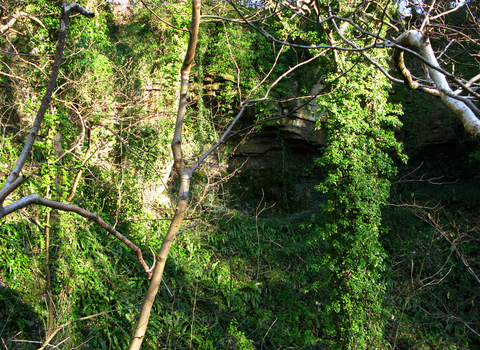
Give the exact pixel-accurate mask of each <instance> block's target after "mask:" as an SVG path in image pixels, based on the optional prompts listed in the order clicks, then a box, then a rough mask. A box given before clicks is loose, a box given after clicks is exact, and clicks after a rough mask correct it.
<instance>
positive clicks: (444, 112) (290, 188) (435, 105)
mask: <svg viewBox="0 0 480 350" xmlns="http://www.w3.org/2000/svg"><path fill="white" fill-rule="evenodd" d="M320 89H321V85H320V84H317V85H316V86H315V88H314V91H312V95H313V94H315V93H316V92H318V91H320ZM391 93H392V95H391V96H392V100H395V99H397V100H398V102H400V103H402V106H403V109H404V115H403V116H402V119H403V122H404V127H403V128H402V129H401V130H398V133H397V136H398V138H399V139H400V140H402V141H403V142H404V144H405V149H406V150H407V153H409V152H410V151H412V150H413V149H417V150H418V149H420V148H425V147H430V146H432V145H440V144H446V143H451V142H452V141H455V140H458V137H459V123H458V122H457V118H456V117H455V116H454V115H453V114H452V113H451V112H450V110H449V109H448V108H446V107H445V106H443V104H442V103H441V101H440V100H437V99H435V98H434V97H431V96H428V95H425V94H422V93H419V92H417V91H410V90H407V89H406V88H399V89H396V90H392V92H391ZM302 103H305V102H301V101H300V100H293V101H289V102H284V103H280V104H277V105H272V107H271V113H272V115H271V117H277V116H281V115H286V114H289V113H290V114H289V115H288V116H287V117H286V118H282V119H276V120H275V121H274V122H271V123H270V124H269V125H265V126H263V127H262V129H261V130H260V131H259V132H255V133H253V132H252V133H250V134H248V135H247V136H246V137H245V138H244V139H238V138H237V139H236V140H233V141H232V142H231V148H233V149H234V152H233V153H232V155H231V156H230V158H229V169H230V171H233V170H236V169H237V170H238V169H239V168H240V167H241V169H240V171H239V173H238V174H237V175H236V176H235V177H234V178H233V179H232V180H231V185H232V186H231V193H232V194H233V196H234V198H235V197H236V198H238V203H237V206H238V207H239V208H240V209H241V210H243V211H244V212H245V213H246V214H251V215H253V213H254V212H255V210H254V209H255V205H256V204H258V203H259V202H260V200H261V198H262V196H263V197H264V200H265V201H266V202H267V203H269V204H273V203H275V206H276V207H277V209H278V208H279V211H283V212H287V213H289V214H294V213H296V212H301V211H305V210H316V208H317V207H318V205H319V204H321V202H322V201H324V200H325V198H324V197H323V195H322V194H321V193H319V192H318V191H316V190H315V186H316V185H318V184H320V183H321V182H322V181H323V179H324V176H325V174H324V171H323V170H322V169H321V168H320V167H319V166H317V165H316V164H315V159H318V158H319V157H320V156H321V153H322V147H323V146H324V145H325V133H324V131H323V130H322V129H320V128H319V124H320V123H319V121H321V120H322V118H324V117H325V116H324V113H323V112H322V111H321V110H320V109H319V107H318V105H317V104H316V103H315V102H314V100H313V101H311V102H309V103H308V104H306V105H304V106H302ZM297 109H298V110H297ZM460 128H461V126H460ZM417 153H418V152H417Z"/></svg>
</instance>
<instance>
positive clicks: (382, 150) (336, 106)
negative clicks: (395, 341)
mask: <svg viewBox="0 0 480 350" xmlns="http://www.w3.org/2000/svg"><path fill="white" fill-rule="evenodd" d="M350 62H352V63H351V64H352V65H353V68H352V67H350V68H351V69H352V70H351V73H350V78H349V79H348V80H347V79H346V78H343V77H342V78H341V79H340V80H339V81H338V83H337V84H336V89H335V92H334V93H332V94H330V95H329V96H328V97H327V98H326V99H324V100H322V101H321V103H322V104H323V107H324V108H325V109H326V110H328V112H327V116H326V118H325V121H324V122H323V123H322V126H323V127H324V128H325V130H326V136H327V147H326V150H325V154H324V156H323V157H322V158H321V159H320V162H321V163H322V165H324V166H325V167H326V168H327V169H328V172H329V173H328V177H327V179H326V180H325V182H324V183H323V184H322V185H321V186H320V187H321V189H322V190H324V191H325V192H326V193H327V194H328V204H327V206H326V210H327V211H329V212H331V222H330V224H329V225H327V227H326V229H324V230H323V231H322V232H321V237H322V238H323V240H324V241H325V243H326V252H325V253H326V254H324V256H323V257H322V261H323V266H324V267H325V269H326V271H327V272H326V275H327V276H328V280H327V289H328V295H329V296H328V302H327V305H326V308H325V312H326V319H327V320H328V328H327V329H328V332H329V334H328V337H329V338H330V339H331V340H333V342H334V344H335V346H336V347H338V348H344V349H372V348H373V346H375V347H380V348H381V347H382V346H381V344H382V342H383V340H382V317H381V315H382V308H381V303H382V294H383V291H384V287H383V286H382V285H381V278H380V277H381V276H380V274H381V271H382V268H383V264H382V261H383V258H384V252H383V249H382V247H381V245H380V243H379V240H378V236H379V228H380V206H381V205H382V204H383V203H384V201H385V200H386V198H387V196H388V194H389V187H390V186H389V181H388V180H387V179H386V177H388V176H389V175H391V174H393V173H394V167H393V165H392V160H391V158H390V156H389V154H388V151H389V150H392V149H394V150H396V151H398V152H399V151H400V145H399V144H398V143H397V141H396V140H395V138H394V133H393V131H392V130H391V128H392V127H393V126H398V125H399V121H398V120H397V118H396V116H395V113H394V112H395V111H394V109H393V107H392V106H390V105H389V104H388V103H387V98H388V96H387V88H388V84H387V82H386V80H385V79H384V78H383V77H381V76H380V75H379V73H378V72H376V71H375V70H374V69H373V68H371V67H366V66H364V65H361V64H359V63H358V61H357V63H353V60H352V59H351V58H350ZM352 76H355V78H354V79H351V77H352Z"/></svg>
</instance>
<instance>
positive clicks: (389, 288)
mask: <svg viewBox="0 0 480 350" xmlns="http://www.w3.org/2000/svg"><path fill="white" fill-rule="evenodd" d="M79 3H80V4H81V5H84V6H85V7H87V8H89V9H90V10H92V11H95V13H96V16H95V18H93V19H89V18H85V17H83V16H79V15H75V16H72V18H71V19H70V20H69V24H68V36H67V46H66V52H65V55H64V60H63V64H62V69H61V74H60V77H59V79H58V82H57V88H56V90H55V93H54V98H53V100H52V103H51V104H50V107H49V110H48V113H47V114H46V117H45V120H44V122H43V125H42V129H41V132H40V135H39V137H38V138H37V140H36V142H35V144H34V148H33V151H32V154H31V157H30V158H29V162H28V163H27V164H28V166H27V167H26V168H24V170H23V172H24V173H25V174H26V175H28V177H29V178H28V180H27V182H26V183H25V185H24V186H23V187H21V188H20V189H19V191H17V192H15V193H14V194H12V195H10V197H8V199H7V201H6V202H7V204H8V203H11V202H13V201H15V200H18V199H19V198H21V197H22V196H24V195H27V194H29V193H37V194H40V195H41V196H43V197H45V198H47V199H54V200H58V201H62V202H67V203H70V204H75V205H79V206H81V207H83V208H87V209H88V210H90V211H92V212H96V213H99V215H100V216H101V217H102V218H103V219H104V220H105V221H106V222H108V224H110V225H112V226H113V227H114V228H115V229H116V230H118V231H120V232H121V233H122V234H123V235H125V236H126V237H127V238H128V239H129V240H131V241H132V242H134V243H135V244H136V245H137V246H139V247H140V248H141V250H142V251H143V254H144V257H145V259H146V260H147V262H148V263H149V264H151V263H152V262H153V261H152V260H153V259H152V257H151V255H150V254H151V253H150V250H151V251H153V252H156V251H158V250H159V249H160V246H161V244H162V238H163V236H164V235H165V232H166V231H167V229H168V226H169V222H170V218H171V217H172V213H173V212H174V208H175V193H176V191H177V189H178V186H179V185H178V179H176V178H175V174H174V172H173V173H172V174H171V171H172V156H171V151H170V142H171V139H172V135H173V128H174V123H175V113H176V108H177V102H178V94H179V92H178V90H179V86H180V83H179V72H180V67H181V65H182V61H183V56H184V53H185V48H186V45H187V41H188V38H189V33H188V31H187V30H186V28H188V26H189V23H190V3H188V2H182V1H180V2H178V3H177V2H168V1H165V2H156V4H155V2H151V3H147V4H149V5H150V9H151V10H153V11H154V12H155V13H156V14H157V16H158V17H160V19H161V20H160V19H159V18H157V16H154V15H153V14H152V13H151V12H150V11H149V9H147V8H146V6H144V5H145V4H143V5H142V3H141V2H136V1H132V2H130V4H129V5H125V6H124V5H119V4H115V3H113V2H109V1H107V2H104V1H100V0H88V1H87V0H85V1H79ZM238 3H239V4H238V6H240V5H242V4H243V5H246V6H244V7H241V8H242V10H243V11H245V12H244V13H247V14H249V15H251V16H252V17H251V18H252V19H255V13H256V11H258V6H259V5H258V4H252V3H249V2H238ZM205 4H206V6H207V7H206V8H208V9H209V12H208V15H211V17H208V16H207V15H206V17H205V19H204V21H203V23H202V24H201V31H200V34H199V39H198V47H197V53H196V57H195V65H194V67H193V71H192V76H191V80H190V95H189V105H188V108H187V119H186V124H185V129H184V148H183V151H184V158H185V159H186V161H187V162H189V163H190V164H193V163H194V162H195V161H196V160H198V158H199V156H200V155H201V154H202V153H203V152H204V151H205V150H206V149H208V148H209V147H210V146H211V145H212V144H214V143H215V142H216V141H217V140H218V138H219V136H220V135H221V134H222V133H223V132H224V131H225V130H226V128H227V127H228V125H229V123H230V122H231V121H232V120H233V118H234V117H235V114H236V113H237V111H238V109H239V107H240V105H241V104H242V103H244V102H245V99H246V98H247V97H248V98H250V99H254V100H256V101H257V103H256V104H255V105H253V103H252V107H251V108H250V109H249V110H248V112H247V113H246V115H245V118H244V119H243V120H242V121H241V122H240V123H239V126H238V127H237V129H236V130H237V131H239V133H238V134H236V135H235V138H232V140H234V141H231V142H229V143H227V144H226V145H223V146H222V147H221V148H219V149H218V150H217V151H216V152H215V153H214V154H212V155H211V156H210V157H211V158H209V159H208V160H207V161H206V162H205V163H204V164H202V166H201V168H200V169H199V171H198V172H197V173H196V174H195V175H194V177H193V179H192V183H194V186H193V187H192V193H191V202H192V205H191V207H190V208H189V209H188V212H187V223H186V224H185V226H189V225H191V226H192V227H190V228H189V229H187V230H185V231H183V232H182V233H181V234H180V235H179V236H178V238H177V241H176V243H175V244H174V245H173V247H172V250H171V252H170V255H169V259H168V261H167V263H166V268H165V274H164V276H163V281H164V285H163V287H162V289H161V291H160V293H159V295H158V296H157V301H156V302H155V304H154V310H153V313H152V315H151V319H150V322H149V327H148V329H147V334H146V337H145V341H144V344H143V347H144V348H146V349H155V348H161V349H185V348H193V349H255V348H258V349H280V348H292V349H319V348H345V349H373V348H385V349H386V348H394V349H436V348H437V349H460V348H462V349H468V348H472V349H475V348H478V347H479V346H480V340H479V339H480V338H479V333H480V328H479V324H478V320H479V319H480V314H479V308H478V306H477V305H478V304H479V301H478V298H479V292H478V290H479V285H480V280H479V279H478V277H477V276H478V272H477V271H478V259H479V249H478V244H477V243H478V240H479V239H480V237H479V233H478V224H479V222H478V220H479V219H478V218H479V217H480V216H479V215H480V213H479V212H478V210H479V209H478V199H477V198H478V196H477V188H478V178H476V173H475V172H474V171H472V169H476V167H478V164H479V163H478V146H477V144H476V143H475V142H473V141H471V140H470V139H468V138H467V137H465V138H463V135H462V137H461V138H458V137H456V138H455V139H454V140H455V141H451V143H450V144H449V145H447V146H446V147H445V149H444V150H443V151H441V150H440V149H439V147H435V149H434V150H433V151H432V152H430V149H429V148H428V147H423V148H420V147H416V144H415V141H411V140H412V139H413V140H418V139H419V137H418V134H419V133H425V130H422V129H420V127H418V125H417V124H418V122H416V121H415V120H414V118H422V117H423V116H418V115H417V114H418V111H419V106H418V104H419V103H418V102H415V104H412V103H410V101H409V100H414V101H419V100H420V101H424V102H421V103H420V104H424V105H429V104H431V102H430V100H422V97H421V95H420V94H417V92H415V93H411V92H406V90H403V89H402V88H398V89H396V90H392V88H391V84H390V83H389V82H388V80H387V79H386V77H385V76H384V75H383V74H382V73H381V72H380V71H379V70H378V69H377V68H376V67H374V66H372V65H371V64H370V62H369V61H368V60H367V59H365V57H364V56H362V55H361V54H360V53H358V52H347V51H328V52H327V51H326V50H323V49H321V48H316V49H308V48H306V46H309V45H313V44H315V45H329V44H330V43H332V42H333V41H335V40H338V39H339V38H338V37H336V34H335V33H334V31H333V28H332V25H331V24H330V25H327V24H324V25H319V24H318V23H316V22H315V20H316V19H315V13H313V12H311V13H307V12H304V13H303V15H300V14H297V15H290V16H286V15H285V12H282V11H280V12H278V13H277V12H275V11H273V10H272V12H271V13H272V15H271V16H269V17H268V18H267V19H265V20H264V21H263V25H264V26H265V27H267V28H268V30H269V33H270V34H271V35H273V36H274V37H276V38H282V39H287V38H288V39H289V40H290V41H291V42H293V43H295V44H297V45H300V46H299V47H295V46H288V45H285V46H282V45H280V44H278V43H273V42H272V41H271V40H268V38H266V37H265V35H264V34H262V33H260V32H259V31H258V30H255V28H252V27H249V26H248V25H239V24H238V23H235V22H229V21H220V20H218V17H215V16H214V15H217V16H221V17H222V18H227V17H235V18H238V14H237V13H236V11H235V10H234V9H233V8H232V7H231V6H228V4H227V3H226V2H218V1H211V2H205ZM322 6H323V5H322ZM351 6H353V5H352V4H350V3H347V2H343V1H341V2H338V3H335V4H334V7H335V9H336V10H337V11H338V13H339V14H345V13H347V14H348V13H349V12H351ZM0 8H1V15H2V18H1V20H2V21H1V26H4V25H5V24H6V23H7V22H8V21H9V20H10V19H11V18H16V22H15V23H13V25H12V26H11V27H9V28H7V29H5V31H2V32H0V34H1V36H0V46H1V47H0V49H1V51H0V56H1V63H2V66H1V67H2V68H1V71H0V74H1V75H0V84H1V85H2V90H1V92H0V113H1V115H0V117H1V132H2V135H1V146H0V167H1V168H0V175H1V177H2V179H3V178H5V179H6V177H7V176H8V175H9V172H10V171H11V169H12V168H13V165H14V164H15V162H16V160H17V158H18V155H19V153H20V151H21V149H22V146H23V144H24V143H25V139H26V135H27V134H28V133H29V132H30V128H31V124H32V121H33V115H34V114H35V111H36V110H37V109H38V107H39V106H40V103H41V99H42V96H43V94H44V92H45V87H46V84H47V81H48V75H49V73H50V65H51V62H52V60H53V57H52V55H53V53H54V52H55V45H56V40H57V36H58V31H59V20H58V18H59V12H60V8H61V1H48V0H38V1H31V2H22V1H13V0H12V1H6V2H4V3H2V4H0ZM322 9H323V10H325V7H322ZM366 9H367V10H368V11H366V15H365V16H364V18H363V19H364V20H366V18H367V15H370V14H377V12H375V11H376V10H372V8H371V7H367V8H366ZM325 11H326V10H325ZM369 11H370V12H369ZM299 13H300V12H299ZM385 13H388V15H389V16H390V15H392V16H393V13H394V9H393V8H388V10H387V8H386V9H385ZM385 13H384V14H385ZM368 18H369V17H368ZM455 19H456V18H454V19H453V20H455ZM392 21H393V20H392ZM253 23H256V22H254V21H253ZM2 28H6V27H2ZM2 30H3V29H2ZM372 30H378V33H379V35H388V33H386V28H385V27H384V26H379V27H378V28H376V27H375V26H374V25H373V27H372ZM342 33H343V34H344V35H351V36H353V37H355V36H356V35H358V33H357V31H356V29H355V28H352V27H349V28H348V29H343V32H342ZM469 33H470V32H469ZM368 44H371V43H368V42H366V43H365V45H368ZM18 53H21V54H18ZM462 54H464V53H463V52H462ZM370 57H372V58H374V59H375V60H376V61H378V62H381V63H382V64H385V65H387V63H386V62H387V60H388V59H389V51H387V50H381V51H376V52H375V53H374V54H373V55H370ZM307 61H308V62H307ZM452 62H453V61H452V60H449V61H448V62H446V63H445V64H447V65H449V64H450V65H451V64H452ZM465 62H466V61H465ZM468 64H470V63H468ZM296 65H299V66H298V68H297V69H295V70H293V69H292V67H295V66H296ZM459 65H460V68H459V70H467V69H466V68H465V67H464V66H462V65H461V62H460V64H459ZM286 72H288V74H287V73H286ZM280 76H283V77H284V79H282V80H280V81H278V82H277V79H278V78H279V77H280ZM272 84H273V85H272ZM271 86H272V88H271V90H270V89H269V87H271ZM409 94H414V95H413V97H408V96H411V95H409ZM267 95H268V98H265V96H267ZM405 96H407V97H408V98H407V97H405ZM292 101H294V102H292ZM425 101H426V102H425ZM302 104H303V105H302ZM304 105H307V108H308V110H309V111H310V112H311V115H312V116H313V117H312V118H313V120H314V122H313V123H316V131H315V132H319V133H324V135H325V137H324V145H323V146H322V148H321V149H320V148H319V147H317V146H316V148H315V149H314V150H313V151H312V158H313V157H317V158H318V159H317V160H316V161H315V162H310V164H304V163H302V162H301V161H300V160H299V159H295V157H294V156H288V155H289V154H293V152H294V151H293V150H292V149H290V148H288V147H290V146H288V143H287V141H286V140H283V139H282V140H277V141H276V142H277V143H278V144H279V145H281V146H279V149H280V150H281V151H279V152H277V153H272V154H271V157H272V159H269V160H268V161H266V162H263V163H262V161H260V162H257V163H253V162H255V160H253V159H252V160H249V162H252V163H253V164H260V165H259V166H258V169H257V174H258V176H259V178H252V176H250V175H249V177H241V176H239V175H240V173H241V172H242V171H245V172H246V170H247V166H245V169H243V168H241V167H238V168H236V167H233V166H231V167H230V168H229V165H232V164H236V163H234V162H231V160H232V157H235V155H236V153H235V152H236V151H237V150H238V148H239V147H241V145H245V144H248V141H249V137H251V136H252V135H261V133H262V132H265V131H266V130H267V131H268V132H271V130H276V131H275V132H276V135H277V138H278V139H281V138H282V135H285V134H286V132H285V130H286V129H287V126H285V125H286V124H282V122H278V120H279V119H276V118H277V117H279V116H281V114H285V113H287V112H288V113H290V112H291V111H292V110H295V111H296V110H297V109H300V108H302V107H304ZM402 105H403V111H402ZM434 108H435V106H433V107H429V108H428V109H427V110H426V111H424V113H425V114H427V113H431V110H432V109H434ZM304 110H305V109H304ZM302 111H303V110H302ZM402 113H403V116H402ZM422 113H423V112H422ZM447 114H448V113H447ZM399 117H400V118H401V119H403V121H404V123H405V124H406V125H408V130H405V131H404V132H403V133H401V134H399V130H400V128H401V126H402V123H401V122H400V120H399ZM448 118H451V116H450V115H448ZM249 125H255V127H253V128H248V126H249ZM284 129H285V130H284ZM282 132H283V133H282ZM395 132H396V134H395ZM455 132H456V133H458V130H457V129H455ZM457 136H458V135H457ZM399 139H403V140H405V142H406V143H407V149H408V152H409V153H410V155H411V159H412V160H411V161H410V163H408V164H407V165H404V162H405V161H406V156H404V155H403V154H402V146H401V144H400V143H399V141H398V140H399ZM451 140H452V139H451ZM302 142H303V141H302ZM306 144H307V146H303V147H304V148H302V150H305V149H308V148H309V147H310V146H308V143H306ZM453 144H455V150H456V152H457V153H454V147H453V146H452V145H453ZM294 146H296V147H298V144H295V145H294ZM292 147H293V146H292ZM289 152H291V153H289ZM302 152H303V151H302ZM469 154H470V155H469ZM309 159H311V158H309ZM445 159H446V160H445ZM422 161H425V165H424V167H423V168H421V170H420V171H413V170H415V169H416V168H417V165H420V163H421V162H422ZM269 162H270V163H269ZM450 162H452V163H450ZM450 164H454V169H452V166H450ZM269 165H271V166H272V168H273V170H272V169H270V171H272V172H273V173H274V175H275V176H277V177H281V178H282V186H283V188H282V189H280V188H275V189H273V190H272V189H271V188H267V186H268V182H269V180H268V179H270V178H273V177H270V175H269V173H268V171H269V170H268V166H269ZM396 166H399V168H400V172H399V174H397V170H396ZM299 168H301V172H302V176H304V177H310V178H311V179H313V180H312V182H315V184H316V185H317V190H318V191H320V192H323V193H325V196H321V195H320V196H319V197H315V198H321V200H319V201H313V200H312V201H308V200H307V197H308V196H307V194H306V192H299V191H298V193H297V194H296V195H295V196H293V195H292V194H291V192H288V191H287V189H298V188H299V187H295V186H294V184H295V182H299V181H300V179H298V178H296V176H298V175H297V174H298V171H299V170H298V169H299ZM227 170H228V171H227ZM422 172H423V173H422ZM249 174H250V173H249ZM293 174H295V175H293ZM443 175H447V177H446V178H445V181H443V180H442V181H440V180H438V179H437V176H443ZM235 176H238V178H240V179H242V180H241V181H242V182H236V180H235ZM262 177H264V178H265V179H267V181H265V182H266V184H264V183H263V182H261V181H262V180H261V178H262ZM459 178H460V181H458V182H456V181H457V180H458V179H459ZM2 181H3V180H2ZM257 181H258V183H261V184H262V185H258V186H256V187H255V186H253V185H252V184H253V183H256V182H257ZM392 181H393V183H394V186H393V189H392V190H391V184H392ZM247 182H249V183H247ZM272 184H273V182H271V184H270V185H272ZM246 188H253V189H254V191H253V192H255V193H254V194H251V193H248V194H245V195H243V194H242V192H245V189H246ZM440 188H441V189H440ZM312 189H313V186H312ZM272 193H274V194H276V195H277V197H275V196H273V195H272ZM293 197H295V198H293ZM276 198H277V199H278V201H276V200H275V199H276ZM239 203H240V204H239ZM294 203H296V204H294ZM300 203H302V204H300ZM387 204H389V205H387ZM199 216H201V220H200V221H199V224H196V222H197V218H198V217H199ZM148 285H149V281H148V278H147V275H146V274H145V272H144V271H143V270H142V268H141V266H140V265H139V264H138V261H137V256H136V255H135V253H133V252H132V251H131V250H130V249H129V248H128V247H127V246H126V245H124V244H123V243H122V242H120V241H118V240H116V239H115V238H113V237H112V236H109V235H108V232H107V231H106V230H105V229H103V228H101V227H99V226H98V225H96V224H94V223H93V222H90V221H88V220H86V219H84V218H81V217H79V216H78V215H76V214H75V213H68V212H61V211H58V210H56V209H51V208H48V207H42V206H33V205H32V206H29V207H27V208H24V209H22V210H20V211H17V212H15V213H13V214H11V215H9V216H7V217H4V218H2V219H1V226H0V347H2V348H5V349H29V348H32V349H35V348H39V347H40V346H41V345H42V344H43V342H44V341H45V339H46V338H47V337H48V336H52V337H53V338H52V339H51V340H50V344H52V345H53V344H55V346H57V347H59V348H65V349H73V348H98V349H126V348H128V346H129V344H130V341H131V337H132V334H133V331H134V329H135V327H136V320H137V317H138V314H139V312H140V311H139V309H140V307H141V303H142V301H143V298H144V296H145V292H146V290H147V288H148Z"/></svg>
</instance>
